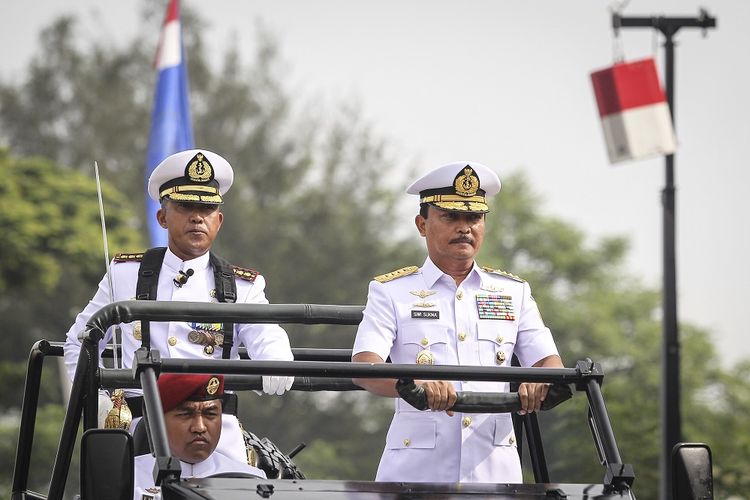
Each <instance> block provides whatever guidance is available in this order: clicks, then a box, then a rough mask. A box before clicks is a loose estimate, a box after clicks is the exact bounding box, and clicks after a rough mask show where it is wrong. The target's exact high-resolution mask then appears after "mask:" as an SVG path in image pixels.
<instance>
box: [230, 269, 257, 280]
mask: <svg viewBox="0 0 750 500" xmlns="http://www.w3.org/2000/svg"><path fill="white" fill-rule="evenodd" d="M232 271H233V272H234V275H235V276H236V277H237V278H239V279H241V280H245V281H251V282H252V281H255V278H257V277H258V274H260V273H259V272H258V271H256V270H255V269H245V268H244V267H238V266H232Z"/></svg>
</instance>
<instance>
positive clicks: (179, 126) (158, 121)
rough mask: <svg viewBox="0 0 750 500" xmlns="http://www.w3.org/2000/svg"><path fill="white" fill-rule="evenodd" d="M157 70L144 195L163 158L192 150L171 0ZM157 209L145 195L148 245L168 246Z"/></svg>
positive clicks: (176, 10)
mask: <svg viewBox="0 0 750 500" xmlns="http://www.w3.org/2000/svg"><path fill="white" fill-rule="evenodd" d="M156 70H157V75H156V92H155V94H154V109H153V113H152V114H151V133H150V134H149V137H148V154H147V156H146V179H145V185H146V190H145V192H146V193H148V178H149V176H150V175H151V172H153V170H154V168H156V166H157V165H158V164H159V163H160V162H161V161H162V160H163V159H164V158H166V157H167V156H169V155H171V154H173V153H176V152H178V151H184V150H186V149H192V148H193V147H194V145H193V126H192V123H191V120H190V104H189V102H188V96H189V90H188V76H187V61H186V59H185V51H184V49H183V47H182V27H181V25H180V6H179V0H170V2H169V6H168V7H167V15H166V17H165V18H164V25H163V26H162V32H161V38H160V40H159V48H158V51H157V53H156ZM158 210H159V203H158V202H157V201H155V200H152V199H151V198H149V196H148V194H146V220H147V222H148V230H149V235H150V236H151V245H152V246H167V232H166V231H165V230H164V229H163V228H162V227H161V226H160V225H159V224H158V222H157V221H156V212H157V211H158Z"/></svg>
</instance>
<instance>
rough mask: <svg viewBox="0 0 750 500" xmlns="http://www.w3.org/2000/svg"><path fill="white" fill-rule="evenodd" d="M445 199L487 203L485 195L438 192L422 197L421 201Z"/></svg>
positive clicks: (429, 201)
mask: <svg viewBox="0 0 750 500" xmlns="http://www.w3.org/2000/svg"><path fill="white" fill-rule="evenodd" d="M445 201H461V202H463V201H470V202H478V203H485V198H484V196H459V195H455V194H436V195H432V196H425V197H424V198H422V200H421V203H440V202H445Z"/></svg>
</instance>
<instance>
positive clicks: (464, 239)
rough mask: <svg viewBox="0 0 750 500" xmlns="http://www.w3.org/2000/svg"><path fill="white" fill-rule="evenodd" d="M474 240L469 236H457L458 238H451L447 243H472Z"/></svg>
mask: <svg viewBox="0 0 750 500" xmlns="http://www.w3.org/2000/svg"><path fill="white" fill-rule="evenodd" d="M473 242H474V239H473V238H470V237H469V236H459V237H458V238H453V239H452V240H450V241H449V243H473Z"/></svg>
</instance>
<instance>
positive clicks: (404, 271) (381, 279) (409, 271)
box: [373, 266, 419, 283]
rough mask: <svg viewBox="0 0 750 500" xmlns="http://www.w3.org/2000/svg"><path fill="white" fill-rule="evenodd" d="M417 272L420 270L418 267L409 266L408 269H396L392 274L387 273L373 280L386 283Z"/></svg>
mask: <svg viewBox="0 0 750 500" xmlns="http://www.w3.org/2000/svg"><path fill="white" fill-rule="evenodd" d="M417 271H419V268H418V267H417V266H407V267H402V268H401V269H396V270H395V271H391V272H390V273H385V274H381V275H380V276H375V277H374V278H373V279H374V280H375V281H377V282H380V283H386V282H388V281H392V280H395V279H397V278H401V277H402V276H409V275H410V274H414V273H416V272H417Z"/></svg>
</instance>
